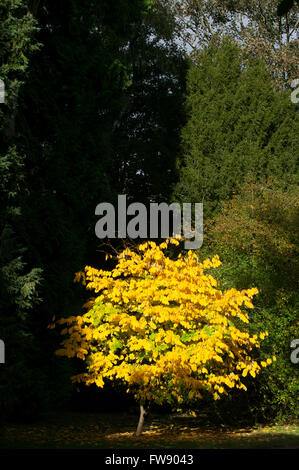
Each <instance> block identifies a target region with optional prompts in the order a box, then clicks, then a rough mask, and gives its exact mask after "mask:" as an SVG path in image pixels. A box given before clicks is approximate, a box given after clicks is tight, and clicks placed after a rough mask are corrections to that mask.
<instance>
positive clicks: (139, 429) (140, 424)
mask: <svg viewBox="0 0 299 470" xmlns="http://www.w3.org/2000/svg"><path fill="white" fill-rule="evenodd" d="M145 415H146V410H145V408H144V406H143V404H140V416H139V422H138V426H137V430H136V433H135V436H140V434H141V433H142V429H143V424H144V417H145Z"/></svg>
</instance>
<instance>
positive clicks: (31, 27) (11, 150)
mask: <svg viewBox="0 0 299 470" xmlns="http://www.w3.org/2000/svg"><path fill="white" fill-rule="evenodd" d="M36 29H37V26H36V22H35V20H34V18H33V17H32V15H31V14H30V12H29V11H28V8H27V5H26V2H25V1H23V0H18V1H12V0H3V1H2V2H1V5H0V78H1V80H2V81H3V83H4V87H5V94H4V103H1V104H0V199H1V205H0V338H1V339H2V340H3V341H4V343H5V364H4V365H1V369H0V414H1V415H2V414H3V412H5V413H7V412H11V411H13V410H16V409H20V408H23V409H25V408H26V405H27V404H28V403H26V401H25V400H24V401H23V403H21V402H20V398H21V397H22V396H24V394H25V395H26V396H27V399H28V400H29V401H31V402H32V403H35V404H36V405H37V406H38V404H39V398H40V395H39V393H36V394H35V397H34V400H33V394H32V387H35V390H36V391H37V390H38V389H40V388H41V387H42V382H43V377H42V371H34V369H33V367H32V364H33V361H34V357H35V356H36V354H37V351H36V347H35V336H34V331H32V328H31V320H32V317H31V316H32V308H33V307H34V306H35V305H36V302H37V300H38V298H39V292H38V288H39V285H40V281H41V276H42V272H41V269H40V267H39V265H38V263H36V262H34V263H29V264H28V263H27V262H26V255H27V246H26V244H24V241H23V239H22V236H21V234H20V232H19V229H18V227H19V224H20V220H21V218H22V216H23V200H24V197H25V194H26V188H25V185H26V175H25V174H26V169H25V166H26V165H25V162H24V155H22V153H21V151H20V146H19V131H20V130H19V127H18V125H17V124H16V117H17V113H18V111H19V95H20V92H21V89H22V86H23V84H24V82H25V81H26V78H27V74H28V63H29V60H30V56H31V55H32V53H33V52H34V50H36V49H37V47H38V44H37V43H36V41H35V40H34V39H33V36H34V33H35V32H36Z"/></svg>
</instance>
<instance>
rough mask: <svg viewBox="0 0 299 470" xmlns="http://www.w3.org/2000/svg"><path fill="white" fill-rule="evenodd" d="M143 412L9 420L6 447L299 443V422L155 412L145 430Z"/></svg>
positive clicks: (287, 445) (4, 437)
mask: <svg viewBox="0 0 299 470" xmlns="http://www.w3.org/2000/svg"><path fill="white" fill-rule="evenodd" d="M137 419H138V417H137V415H131V414H128V413H118V414H116V413H114V414H113V413H74V412H69V413H52V414H47V415H45V416H43V418H42V419H41V420H38V421H36V422H34V423H7V424H6V425H5V426H4V428H3V430H2V436H1V440H0V442H1V443H0V448H2V449H299V424H292V425H288V426H287V425H285V426H282V425H274V426H270V427H263V426H256V427H254V428H238V427H225V426H216V425H211V424H207V423H205V422H204V421H203V420H202V419H201V418H200V417H194V416H188V415H184V414H181V415H176V414H170V415H154V416H151V417H150V419H149V420H148V421H147V423H146V425H145V427H144V432H143V434H142V435H141V436H140V437H139V438H136V437H135V436H134V435H133V433H134V431H135V428H136V424H137Z"/></svg>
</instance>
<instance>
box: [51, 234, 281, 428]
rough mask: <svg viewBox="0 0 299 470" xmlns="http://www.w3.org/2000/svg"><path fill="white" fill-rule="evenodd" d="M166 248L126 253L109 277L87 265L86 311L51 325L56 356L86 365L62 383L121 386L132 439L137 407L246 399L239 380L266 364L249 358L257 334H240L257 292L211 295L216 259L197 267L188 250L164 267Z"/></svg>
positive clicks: (215, 287)
mask: <svg viewBox="0 0 299 470" xmlns="http://www.w3.org/2000/svg"><path fill="white" fill-rule="evenodd" d="M169 243H173V244H178V243H179V242H178V240H176V239H169V240H167V241H166V242H163V243H162V244H160V245H156V244H155V243H154V242H146V243H144V244H140V245H139V246H138V250H137V251H132V250H130V249H128V248H127V249H125V250H124V251H122V252H121V253H120V254H119V256H118V262H117V265H116V267H115V268H114V269H113V270H112V271H104V270H98V269H95V268H92V267H89V266H87V267H86V268H85V272H84V274H83V273H79V276H78V277H79V278H80V277H82V276H83V280H84V283H86V287H87V289H89V290H91V291H93V292H94V294H95V297H93V298H92V299H91V300H90V302H89V303H88V304H87V305H86V307H87V312H86V313H85V314H82V315H78V316H71V317H69V318H62V319H60V320H58V322H57V323H59V324H61V325H65V328H64V329H63V330H62V331H61V333H62V334H63V335H66V338H65V339H64V340H63V342H62V348H61V349H59V350H58V351H57V354H58V355H61V356H67V357H69V358H72V357H77V358H80V359H82V360H83V361H85V363H86V372H83V373H80V374H77V375H76V376H73V377H72V380H73V381H77V382H83V383H85V384H86V385H90V384H93V383H94V384H96V385H97V386H98V387H103V386H104V384H105V382H106V381H107V380H108V381H109V380H110V381H122V382H124V383H125V384H126V385H127V391H128V392H131V393H133V394H134V396H135V398H136V399H137V400H138V402H139V403H140V411H141V413H140V421H139V425H138V428H137V433H136V434H137V435H139V434H140V433H141V431H142V424H143V418H144V409H145V408H144V407H145V406H148V405H149V404H151V403H157V404H162V403H165V402H166V403H169V404H174V403H181V402H183V401H187V402H188V401H189V402H192V400H195V399H199V398H202V396H203V394H205V393H208V394H212V395H213V398H214V399H215V400H217V399H219V398H220V397H221V395H226V394H228V392H229V390H230V389H233V388H237V389H242V390H246V385H245V383H244V378H245V377H246V376H247V374H250V375H251V376H252V377H255V376H256V374H258V373H259V372H260V370H261V368H262V367H263V366H267V365H268V364H271V362H272V359H270V358H267V360H266V361H263V362H262V363H259V362H258V361H257V360H255V359H254V350H255V349H256V348H258V347H260V340H261V339H264V337H265V335H267V332H262V333H260V334H259V335H250V334H249V333H248V332H247V329H246V327H245V325H246V324H247V323H248V322H249V315H248V312H247V309H250V308H253V304H252V298H253V296H254V295H255V294H257V289H255V288H252V289H248V290H243V291H237V290H236V289H230V290H226V291H221V290H220V288H219V287H220V286H219V285H218V283H217V281H216V280H215V279H214V277H213V276H211V275H210V274H207V273H206V271H207V270H209V269H211V268H217V267H218V266H219V265H220V264H221V263H220V260H219V258H218V257H217V256H215V257H213V259H211V260H210V259H206V260H205V261H204V262H202V263H200V262H199V260H198V257H197V255H196V254H195V253H194V252H192V251H189V252H188V253H187V254H186V255H184V256H183V255H182V254H180V255H178V257H177V259H174V260H173V259H170V258H169V257H167V256H166V255H165V253H164V250H165V249H167V247H168V244H169ZM251 352H252V354H251ZM273 360H276V358H275V357H273Z"/></svg>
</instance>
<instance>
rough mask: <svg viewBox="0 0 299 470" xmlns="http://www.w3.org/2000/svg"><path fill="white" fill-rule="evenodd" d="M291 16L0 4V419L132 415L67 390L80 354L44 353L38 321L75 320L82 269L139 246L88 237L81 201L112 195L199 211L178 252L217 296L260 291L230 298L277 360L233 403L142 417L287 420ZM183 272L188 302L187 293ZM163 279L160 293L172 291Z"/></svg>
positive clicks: (144, 1) (142, 6) (297, 125)
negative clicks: (197, 232) (185, 414)
mask: <svg viewBox="0 0 299 470" xmlns="http://www.w3.org/2000/svg"><path fill="white" fill-rule="evenodd" d="M298 11H299V5H298V2H296V1H294V2H279V1H277V0H263V1H248V0H240V1H228V0H209V1H207V0H114V1H113V2H111V1H109V0H65V1H63V2H62V1H58V0H51V1H50V0H1V2H0V80H1V81H0V83H1V84H3V86H2V90H3V97H4V98H3V100H2V101H1V100H0V197H1V205H0V339H1V340H2V341H3V343H2V344H3V345H5V361H3V362H4V363H3V364H0V416H1V418H0V420H1V422H6V421H7V420H8V421H10V420H17V421H21V422H23V421H28V422H31V421H34V420H35V419H37V418H39V417H40V416H42V414H43V413H45V412H49V411H53V410H54V411H55V412H59V411H60V410H75V411H76V410H81V411H82V410H83V411H99V412H101V410H111V411H124V410H125V411H126V410H128V409H132V407H133V408H134V406H136V407H137V408H138V405H137V404H136V405H135V401H134V394H132V396H131V395H128V394H127V393H126V386H125V383H124V381H122V380H118V379H117V378H115V380H110V381H109V380H107V382H106V381H105V386H104V387H103V388H102V387H100V388H99V387H98V386H97V385H99V383H98V382H97V380H95V381H91V385H90V386H89V387H86V385H85V384H83V383H73V382H72V381H71V379H70V377H71V376H74V375H75V374H80V373H82V372H83V371H84V370H85V369H84V368H85V363H84V361H82V360H81V359H85V356H84V355H83V356H82V357H81V359H80V355H77V357H76V355H73V356H72V355H70V357H71V356H72V357H71V359H70V358H66V357H60V356H59V355H57V354H56V353H55V352H57V350H59V348H60V347H61V346H60V345H61V341H62V337H61V334H60V333H61V331H60V328H58V327H57V325H56V327H55V328H54V323H53V322H55V321H58V323H59V321H61V320H62V321H61V323H62V322H63V319H64V318H69V317H72V316H74V315H77V316H80V315H82V311H83V308H82V305H83V304H85V302H87V301H88V299H89V297H90V293H88V292H87V291H86V289H85V288H84V286H82V284H81V283H74V278H75V275H76V273H81V275H82V276H81V275H80V274H79V278H80V276H81V278H82V279H83V281H84V282H83V283H85V278H84V275H83V274H82V272H84V268H85V266H91V267H93V268H96V269H98V270H109V271H110V273H112V272H113V270H114V269H116V262H115V258H114V256H113V254H114V253H115V252H117V253H118V254H119V253H121V251H122V249H123V247H128V246H130V247H131V249H132V250H133V251H134V249H135V248H136V246H137V245H138V243H140V242H145V241H149V240H140V239H136V240H128V239H124V240H122V241H121V240H119V239H112V240H99V238H97V237H96V235H95V224H96V222H97V220H98V218H97V217H96V215H95V208H96V206H97V204H99V203H101V202H107V203H110V204H112V205H113V206H115V207H116V206H117V200H118V195H126V196H127V200H128V203H136V202H138V203H143V204H144V205H145V206H146V207H148V206H149V204H150V203H167V204H171V203H178V204H180V205H181V206H182V207H183V204H184V203H192V204H193V203H202V204H203V214H204V226H203V237H204V241H203V245H202V247H201V248H199V249H198V250H194V253H193V254H192V256H193V255H195V253H196V256H197V260H198V262H199V263H205V261H204V260H207V259H214V260H215V259H216V258H214V257H215V256H216V255H217V256H219V259H220V260H221V265H220V263H219V265H218V264H217V263H215V262H214V264H213V262H211V263H212V264H211V267H212V268H213V269H214V270H213V273H212V274H213V276H214V277H215V280H216V281H215V282H217V283H219V285H220V286H221V289H222V291H221V292H222V293H223V295H224V297H225V294H224V292H225V291H226V290H227V292H230V290H231V289H235V291H236V292H240V296H241V297H240V299H241V298H242V295H245V294H244V292H245V290H246V289H247V290H248V289H253V288H256V289H257V290H258V294H257V295H255V297H254V300H253V301H252V302H253V307H254V308H250V305H247V304H246V303H245V307H244V309H245V311H246V315H248V319H249V322H248V327H247V330H248V332H249V333H248V334H249V335H252V337H253V338H256V337H257V336H258V335H259V334H260V332H264V331H266V332H267V335H266V337H265V339H264V341H263V342H262V344H261V347H260V348H258V349H257V350H256V351H254V352H252V354H253V357H252V360H253V361H267V358H269V357H275V359H276V360H275V361H273V363H271V365H270V366H269V367H265V368H264V369H262V370H261V371H260V373H259V374H258V375H257V377H256V378H255V377H254V376H255V374H254V375H253V374H252V377H249V376H248V377H245V375H244V380H245V382H246V389H247V391H246V392H245V391H244V390H238V388H237V389H233V388H232V390H229V393H228V394H225V393H224V394H223V396H222V397H221V400H218V399H217V400H215V396H214V397H213V396H212V395H210V394H208V393H203V394H202V395H199V394H197V393H194V394H193V395H192V394H191V395H190V394H189V395H188V394H187V395H186V394H185V391H182V394H181V396H182V397H183V398H182V399H180V400H179V401H178V402H177V401H175V400H174V401H172V400H170V399H166V400H164V399H163V396H162V395H161V397H162V398H161V400H160V401H159V400H158V401H157V400H153V401H154V402H155V405H154V406H156V409H157V410H158V411H159V412H161V413H162V412H165V411H169V410H177V409H180V410H185V409H188V410H190V409H192V410H205V411H206V412H208V413H210V415H211V416H212V418H211V419H213V416H214V419H215V420H218V419H219V416H221V419H223V420H224V421H229V422H230V423H231V422H232V423H233V422H236V421H238V420H240V419H242V420H244V422H246V423H250V424H252V423H256V422H263V423H273V422H282V423H285V422H290V421H292V422H293V421H294V420H298V419H299V403H298V397H299V364H298V361H297V362H296V360H295V361H292V360H291V353H292V348H291V343H292V342H293V341H294V340H296V339H298V338H299V309H298V307H299V298H298V268H299V256H298V255H299V253H298V249H299V248H298V247H299V245H298V242H299V240H298V233H299V231H298V229H299V206H298V201H299V189H298V155H299V145H298V135H299V119H298V109H299V108H298V106H299V104H298V102H299V99H298V91H297V92H296V87H297V88H298V83H299V82H298V80H297V79H298ZM291 97H293V98H291ZM161 238H163V237H161ZM161 241H163V240H160V242H161ZM148 246H149V245H148ZM134 247H135V248H134ZM163 247H164V248H165V249H166V253H167V258H166V261H165V263H167V262H168V261H167V260H169V263H170V262H173V263H174V262H175V261H174V260H175V259H176V257H177V256H178V254H179V255H180V256H182V257H183V259H184V260H186V261H185V262H186V263H187V264H186V266H187V265H188V262H190V263H191V261H190V260H189V261H188V262H187V259H188V256H189V257H190V259H191V254H189V255H188V254H187V253H186V250H184V247H182V246H179V247H177V246H176V245H175V244H173V245H171V244H168V243H165V245H163ZM127 249H128V248H127ZM144 250H145V248H144ZM133 251H132V253H133ZM126 253H129V255H128V256H130V257H132V259H134V256H133V254H132V253H131V252H126ZM149 256H154V259H158V258H155V256H158V255H157V254H153V253H151V254H150V255H149ZM159 256H160V255H159ZM163 256H164V255H163ZM165 256H166V254H165ZM161 257H162V255H161V256H160V258H161ZM107 258H108V260H107ZM130 259H131V258H130ZM161 259H162V258H161ZM163 259H164V258H163ZM192 259H193V258H192ZM217 259H218V258H217ZM139 262H140V263H141V258H140V259H139V258H138V262H137V261H136V266H137V265H138V263H139ZM192 262H193V261H192ZM158 263H160V261H158ZM141 264H142V263H141ZM141 264H140V265H141ZM130 266H131V265H130ZM163 266H164V264H163ZM175 266H176V265H175ZM188 266H189V265H188ZM192 266H193V265H192ZM207 266H208V265H207ZM117 269H118V268H117ZM121 269H124V270H125V268H119V272H121V273H122V274H123V275H125V274H124V273H125V272H126V271H121ZM126 269H128V270H130V269H131V268H130V267H126ZM140 269H141V268H140ZM142 269H143V268H142ZM161 269H162V268H161ZM173 269H174V272H176V269H177V268H173ZM181 269H182V272H184V273H185V271H184V269H185V265H182V268H181ZM188 269H189V268H188ZM192 269H194V271H192V270H191V268H190V271H188V272H190V273H191V272H192V273H197V274H196V275H197V276H198V282H197V281H196V282H194V284H193V283H192V286H191V284H190V286H191V287H190V286H189V287H190V289H191V291H192V289H193V288H194V289H195V288H196V285H197V286H200V285H201V282H202V281H201V276H202V271H200V270H199V271H197V270H196V269H197V268H195V267H194V268H192ZM141 271H142V270H141ZM141 271H140V272H141ZM179 272H180V270H178V272H177V275H176V276H177V277H175V279H176V281H175V282H176V283H177V284H175V283H174V284H173V290H175V289H176V287H175V286H176V285H179V284H180V282H183V281H184V282H185V280H186V282H187V277H188V276H187V271H186V276H187V277H186V278H180V277H179ZM98 273H101V271H98ZM130 273H131V274H132V273H133V271H130ZM134 273H135V271H134ZM134 273H133V274H132V276H133V279H135V277H134V276H135V274H134ZM138 275H139V274H138ZM140 275H141V274H140ZM190 275H191V274H190ZM192 275H193V274H192ZM194 275H195V274H194ZM96 276H99V279H100V277H101V276H102V274H96ZM144 276H145V277H144V279H145V280H146V279H147V274H144ZM165 276H166V274H165ZM104 277H105V276H104ZM104 277H103V279H104ZM77 278H78V275H77ZM87 278H88V275H87ZM92 279H93V278H92V277H90V275H89V280H91V281H92ZM167 279H168V278H167ZM180 279H181V280H180ZM188 279H189V278H188ZM106 281H107V279H106ZM106 281H105V279H104V280H103V281H102V282H104V285H105V286H106V284H105V282H106ZM115 282H116V281H115ZM136 282H137V281H136ZM167 282H170V281H167ZM171 282H172V281H171ZM171 282H170V284H171ZM188 282H189V281H188ZM192 282H193V281H192ZM211 282H212V281H211ZM107 283H108V281H107ZM134 285H135V284H134ZM107 286H108V287H107V289H108V293H107V294H105V295H106V297H107V298H106V297H105V300H103V302H106V301H107V302H108V303H107V305H110V302H111V301H112V302H113V301H114V300H113V297H112V293H111V292H112V291H111V292H110V291H109V289H110V287H109V286H110V284H109V283H108V284H107ZM119 286H120V287H119V288H120V290H121V289H124V287H121V286H123V284H119ZM148 288H151V287H150V285H149V286H148ZM100 289H101V287H98V290H100ZM111 289H112V287H111ZM134 289H135V290H134ZM134 289H133V291H132V293H131V294H132V296H131V297H129V298H131V302H132V305H133V303H134V302H135V303H134V305H135V304H136V303H138V302H139V301H138V298H137V297H138V296H137V293H138V292H139V291H138V289H139V287H138V286H137V284H136V286H135V287H134ZM210 291H211V292H212V284H211V289H210ZM96 292H98V291H97V290H96ZM192 292H193V291H192ZM213 292H214V291H213ZM242 293H243V294H242ZM241 294H242V295H241ZM169 295H170V293H169ZM211 295H212V294H211ZM213 295H214V294H213ZM219 295H220V294H219ZM221 295H222V294H221ZM236 295H237V294H236ZM111 299H112V300H111ZM126 302H130V300H127V301H126ZM161 302H162V303H163V301H162V300H161ZM170 302H174V300H173V299H172V297H171V300H170ZM176 302H178V304H180V302H181V305H183V300H182V299H180V298H178V299H177V300H176ZM101 305H102V304H101ZM113 305H114V304H113ZM130 305H131V304H130ZM153 305H154V304H153ZM184 305H185V304H184ZM225 305H226V304H225ZM246 305H247V307H248V308H247V307H246ZM97 308H100V307H97ZM101 308H102V307H101ZM103 308H104V307H103ZM105 308H106V307H105ZM105 308H104V310H105ZM126 308H127V307H126ZM185 308H187V307H186V306H185ZM226 308H227V309H228V310H227V311H229V309H230V308H231V305H230V306H228V304H227V305H226ZM132 309H133V307H132V308H131V314H132V315H135V313H134V309H133V310H132ZM152 309H153V310H152V311H153V312H154V307H152ZM104 310H103V311H104ZM105 311H106V310H105ZM117 311H118V310H117ZM97 312H98V310H97ZM126 312H127V310H126ZM139 313H140V312H139ZM97 314H98V313H97ZM107 315H108V313H107ZM138 315H139V314H138ZM153 315H154V313H153ZM80 318H81V317H80ZM246 318H247V317H246ZM139 320H140V317H138V321H139ZM90 321H91V320H90ZM209 321H210V320H209ZM209 321H208V320H206V322H207V323H204V324H206V325H208V324H209ZM161 322H162V320H161ZM219 322H220V320H219ZM238 325H239V324H238ZM238 327H239V326H238ZM132 328H133V327H132ZM153 328H155V326H154V327H153ZM165 328H166V326H165ZM167 328H168V327H167ZM167 328H166V329H167ZM197 328H200V326H198V325H197ZM123 331H125V327H124V330H123ZM130 331H131V330H128V334H129V335H131V334H132V332H131V333H130ZM132 331H133V330H132ZM151 331H152V330H151ZM176 331H177V330H176V326H174V327H173V330H172V333H173V334H174V333H175V332H176ZM211 331H214V330H213V328H212V330H211ZM211 334H212V333H211ZM104 337H105V338H106V340H105V341H106V342H107V344H110V343H109V341H110V340H109V341H108V333H107V335H106V336H104ZM136 337H138V335H137V336H136ZM94 338H95V337H94ZM111 338H112V337H111ZM165 338H166V336H165ZM169 338H170V339H167V341H168V343H169V344H170V343H171V341H172V340H171V337H170V336H169ZM186 338H187V337H186ZM137 339H138V338H137ZM93 341H94V339H93ZM165 341H166V340H165ZM173 341H174V340H173ZM187 341H189V339H187ZM254 341H255V340H252V343H254ZM112 343H113V341H112V340H111V345H110V346H109V347H110V350H111V351H112V350H113V348H114V349H115V347H116V346H115V343H113V344H114V346H113V345H112ZM119 344H120V345H122V343H119ZM173 344H174V345H175V342H174V343H173ZM99 347H100V346H99ZM121 347H122V346H119V348H121ZM174 347H175V346H173V348H174ZM231 347H232V348H233V347H234V346H233V345H232V346H231ZM232 350H233V349H232ZM234 351H235V350H234ZM236 351H237V349H236ZM131 354H132V351H131ZM134 354H135V352H134V351H133V356H134ZM236 354H237V353H236ZM62 355H63V354H62ZM297 355H298V356H299V354H297ZM133 356H132V358H133ZM142 357H143V358H144V357H145V356H142ZM146 357H147V356H146ZM132 360H133V359H132ZM139 360H140V357H139V356H138V355H136V354H135V356H134V361H135V364H138V363H139V362H138V361H139ZM254 363H255V362H254ZM194 370H195V369H194ZM98 374H100V372H98ZM107 377H108V375H107ZM148 380H150V379H148ZM168 383H169V387H170V388H171V386H172V385H171V384H172V383H173V382H172V381H169V382H168ZM205 383H207V384H210V383H211V376H209V378H207V379H206V382H205ZM103 384H104V382H103ZM151 386H152V387H153V386H154V385H153V384H152V385H151ZM180 387H181V385H180ZM203 388H205V386H204V387H203ZM155 390H156V389H155V387H154V388H153V390H152V391H151V392H150V393H148V394H145V396H146V397H147V399H148V400H149V401H150V400H151V399H152V398H153V397H155V398H157V396H158V395H159V394H158V392H157V390H156V391H155ZM207 390H209V385H208V388H207ZM207 390H205V391H207ZM220 393H221V392H220ZM216 395H217V393H216ZM159 396H160V395H159ZM173 396H174V397H176V396H177V395H176V389H175V391H174V393H173ZM136 397H137V398H138V402H139V401H140V395H138V393H137V395H136ZM216 398H217V397H216ZM199 412H200V411H199Z"/></svg>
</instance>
